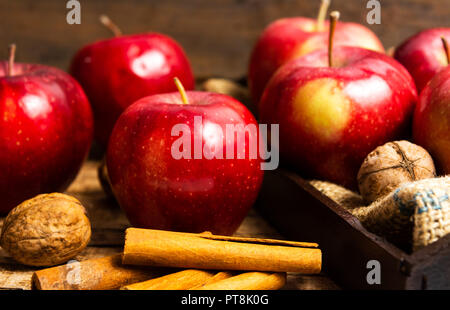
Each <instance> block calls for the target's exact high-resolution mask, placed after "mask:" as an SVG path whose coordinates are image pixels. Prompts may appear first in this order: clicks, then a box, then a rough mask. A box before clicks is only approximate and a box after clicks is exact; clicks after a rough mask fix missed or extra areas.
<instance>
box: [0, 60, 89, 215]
mask: <svg viewBox="0 0 450 310" xmlns="http://www.w3.org/2000/svg"><path fill="white" fill-rule="evenodd" d="M4 68H7V64H6V62H0V214H5V213H7V212H8V211H9V210H11V209H12V208H13V207H15V206H17V205H18V204H19V203H21V202H22V201H24V200H25V199H28V198H31V197H33V196H35V195H37V194H40V193H48V192H57V191H63V190H65V189H66V187H67V186H68V185H69V184H70V182H71V181H72V180H73V179H74V178H75V176H76V174H77V173H78V170H79V168H80V167H81V164H82V162H83V161H84V159H85V158H86V156H87V154H88V151H89V148H90V146H91V142H92V137H93V116H92V111H91V107H90V105H89V102H88V100H87V98H86V95H85V94H84V92H83V90H82V89H81V87H80V86H79V85H78V83H77V82H76V81H75V80H74V79H73V78H72V77H71V76H70V75H68V74H67V73H65V72H63V71H61V70H59V69H56V68H52V67H47V66H43V65H31V64H21V63H15V64H14V75H13V76H9V77H8V76H6V72H5V71H4Z"/></svg>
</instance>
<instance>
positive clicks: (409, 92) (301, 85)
mask: <svg viewBox="0 0 450 310" xmlns="http://www.w3.org/2000/svg"><path fill="white" fill-rule="evenodd" d="M333 57H334V58H336V59H340V60H341V61H342V60H345V63H346V65H345V66H344V67H328V65H327V61H326V60H327V58H328V51H327V50H326V49H325V50H320V51H316V52H313V53H310V54H308V55H305V56H303V57H300V58H297V59H295V60H292V61H290V62H288V63H286V64H285V65H283V66H282V67H281V68H280V69H279V70H278V71H277V73H275V75H274V76H273V77H272V79H271V80H270V82H269V84H268V85H267V87H266V89H265V91H264V93H263V95H262V98H261V101H260V102H259V115H260V121H261V122H262V123H266V124H279V126H280V127H279V130H280V132H279V134H280V159H281V162H282V163H283V162H284V164H285V165H288V166H290V167H291V168H293V169H294V170H297V171H299V172H300V173H301V174H302V175H303V176H305V177H309V178H318V179H323V180H328V181H331V182H335V183H338V184H340V185H343V186H346V187H348V188H351V189H357V182H356V176H357V173H358V170H359V167H360V166H361V164H362V162H363V160H364V158H365V157H366V156H367V154H369V153H370V152H371V151H373V150H374V149H375V148H376V147H377V146H379V145H382V144H384V143H386V142H389V141H394V140H400V139H403V138H407V137H408V136H409V135H410V132H409V128H410V122H411V119H412V115H413V111H414V106H415V104H416V102H417V91H416V88H415V85H414V81H413V79H412V77H411V76H410V75H409V73H408V71H406V69H405V68H403V66H401V65H400V64H399V63H398V62H397V61H396V60H394V59H393V58H391V57H389V56H386V55H384V54H381V53H377V52H374V51H369V50H365V49H362V48H358V47H342V46H339V47H335V48H334V49H333Z"/></svg>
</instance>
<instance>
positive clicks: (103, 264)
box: [32, 254, 167, 290]
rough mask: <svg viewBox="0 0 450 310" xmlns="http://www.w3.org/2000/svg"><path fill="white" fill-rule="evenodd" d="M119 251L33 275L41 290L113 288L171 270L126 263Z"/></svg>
mask: <svg viewBox="0 0 450 310" xmlns="http://www.w3.org/2000/svg"><path fill="white" fill-rule="evenodd" d="M121 261H122V255H121V254H117V255H113V256H108V257H102V258H97V259H89V260H85V261H81V262H79V263H78V262H77V263H72V264H66V265H62V266H57V267H52V268H47V269H42V270H39V271H36V272H35V273H34V274H33V276H32V283H33V287H34V288H35V289H38V290H110V289H118V288H120V287H121V286H123V285H127V284H129V283H134V282H140V281H144V280H148V279H151V278H154V277H157V276H161V274H163V272H166V273H167V270H163V269H158V268H142V267H141V268H137V267H136V266H123V265H122V263H121Z"/></svg>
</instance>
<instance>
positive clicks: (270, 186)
mask: <svg viewBox="0 0 450 310" xmlns="http://www.w3.org/2000/svg"><path fill="white" fill-rule="evenodd" d="M257 208H258V210H260V211H261V212H262V214H263V215H264V217H265V218H266V219H268V221H269V222H270V223H271V224H273V225H274V226H275V227H276V228H277V229H278V230H279V231H280V232H281V233H282V234H283V235H284V236H285V237H287V238H289V239H293V240H304V241H310V240H314V241H316V242H318V243H319V244H320V248H321V249H322V251H323V270H324V272H325V273H326V274H328V275H329V276H330V277H331V278H332V279H333V280H334V281H335V282H336V283H337V284H338V285H340V286H341V287H342V288H349V289H450V235H447V236H446V237H444V238H442V239H440V240H439V241H437V242H435V243H433V244H431V245H428V246H427V247H425V248H423V249H420V250H418V251H416V252H414V253H413V254H407V253H405V252H403V251H402V250H400V249H398V248H397V247H395V246H394V245H392V244H391V243H389V242H387V241H386V240H384V239H383V238H381V237H379V236H377V235H375V234H373V233H371V232H369V231H367V230H366V229H365V228H364V227H363V226H362V225H361V223H360V222H359V220H358V219H357V218H356V217H354V216H353V215H351V214H350V213H349V212H347V211H346V210H345V209H344V208H343V207H342V206H340V205H338V204H337V203H336V202H334V201H333V200H332V199H330V198H329V197H327V196H325V195H324V194H322V193H321V192H320V191H319V190H317V189H316V188H314V187H313V186H311V185H310V184H309V183H308V182H307V181H305V180H304V179H302V178H301V177H300V176H298V175H296V174H294V173H291V172H287V171H283V170H279V171H272V172H266V174H265V176H264V183H263V186H262V190H261V194H260V196H259V198H258V202H257ZM370 260H377V261H378V262H380V265H381V283H380V284H372V285H371V284H369V283H368V282H367V274H368V272H369V271H370V270H371V269H370V268H369V269H368V268H367V262H369V261H370Z"/></svg>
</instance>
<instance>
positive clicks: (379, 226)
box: [310, 177, 450, 252]
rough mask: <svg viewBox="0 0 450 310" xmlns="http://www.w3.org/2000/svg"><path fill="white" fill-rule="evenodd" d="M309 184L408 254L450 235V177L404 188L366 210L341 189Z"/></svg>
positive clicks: (357, 199)
mask: <svg viewBox="0 0 450 310" xmlns="http://www.w3.org/2000/svg"><path fill="white" fill-rule="evenodd" d="M310 183H311V184H312V185H313V186H315V187H316V188H317V189H318V190H320V191H321V192H323V193H324V194H325V195H327V196H329V197H330V198H331V199H333V200H335V201H336V202H337V203H338V204H340V205H342V206H343V207H344V208H346V209H347V210H348V211H349V212H351V213H352V214H353V215H355V216H356V217H357V218H358V219H359V220H360V221H361V223H362V224H363V225H364V226H365V227H366V228H367V229H368V230H369V231H371V232H373V233H375V234H377V235H379V236H382V237H385V238H386V239H387V240H388V241H390V242H392V243H394V244H395V245H397V246H398V247H400V248H402V249H403V250H405V251H407V252H411V251H415V250H417V249H420V248H422V247H424V246H426V245H428V244H430V243H433V242H435V241H437V240H438V239H439V238H441V237H443V236H445V235H446V234H448V233H450V198H449V197H450V177H444V178H434V179H425V180H420V181H416V182H411V183H406V184H403V185H402V186H400V187H399V188H397V189H396V190H394V191H393V192H391V193H390V194H389V195H387V196H385V197H384V198H382V199H380V200H377V201H375V202H373V203H372V204H371V205H369V206H364V202H363V199H362V197H361V196H360V195H358V194H356V193H354V192H352V191H349V190H347V189H345V188H342V187H340V186H338V185H335V184H332V183H328V182H321V181H311V182H310Z"/></svg>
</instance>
